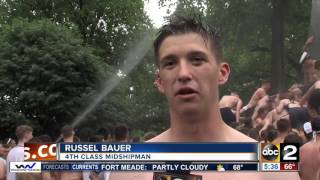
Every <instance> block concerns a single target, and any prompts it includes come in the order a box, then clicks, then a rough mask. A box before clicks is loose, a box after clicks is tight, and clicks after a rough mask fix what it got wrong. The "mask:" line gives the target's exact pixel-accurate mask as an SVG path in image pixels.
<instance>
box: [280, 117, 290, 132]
mask: <svg viewBox="0 0 320 180" xmlns="http://www.w3.org/2000/svg"><path fill="white" fill-rule="evenodd" d="M290 128H291V125H290V122H289V120H287V119H280V120H279V121H277V129H278V131H279V132H280V133H282V132H286V131H289V130H290Z"/></svg>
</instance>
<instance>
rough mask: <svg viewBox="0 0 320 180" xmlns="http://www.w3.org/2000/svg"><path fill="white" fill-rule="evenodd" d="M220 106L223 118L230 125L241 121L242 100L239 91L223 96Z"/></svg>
mask: <svg viewBox="0 0 320 180" xmlns="http://www.w3.org/2000/svg"><path fill="white" fill-rule="evenodd" d="M219 107H220V113H221V116H222V119H223V121H224V122H225V123H226V124H228V125H230V124H231V123H234V122H240V109H241V107H242V100H241V99H240V97H239V94H238V93H236V92H231V93H230V95H225V96H222V98H221V100H220V102H219ZM234 112H235V113H234Z"/></svg>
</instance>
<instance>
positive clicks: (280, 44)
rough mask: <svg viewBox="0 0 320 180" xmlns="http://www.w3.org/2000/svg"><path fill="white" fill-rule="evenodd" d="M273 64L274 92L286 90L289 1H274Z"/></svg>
mask: <svg viewBox="0 0 320 180" xmlns="http://www.w3.org/2000/svg"><path fill="white" fill-rule="evenodd" d="M272 5H273V12H272V49H271V51H272V54H271V55H272V64H271V68H272V69H271V72H272V74H271V82H272V87H273V88H272V89H273V92H279V91H280V90H282V89H283V88H284V72H285V68H284V65H285V63H284V18H285V14H286V9H287V0H272Z"/></svg>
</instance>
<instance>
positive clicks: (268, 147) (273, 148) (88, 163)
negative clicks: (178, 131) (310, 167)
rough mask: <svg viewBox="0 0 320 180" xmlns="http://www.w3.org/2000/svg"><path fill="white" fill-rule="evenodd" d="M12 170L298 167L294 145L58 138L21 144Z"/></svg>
mask: <svg viewBox="0 0 320 180" xmlns="http://www.w3.org/2000/svg"><path fill="white" fill-rule="evenodd" d="M24 155H25V161H24V162H15V163H13V164H10V170H11V171H12V172H39V171H152V172H176V171H177V172H178V171H191V172H192V171H226V172H232V171H233V172H234V171H260V170H262V171H297V170H298V169H299V167H298V162H299V148H298V145H297V144H260V145H259V144H258V143H132V144H130V143H118V144H116V143H110V144H109V143H72V144H71V143H58V144H32V143H31V144H30V143H29V144H25V147H24Z"/></svg>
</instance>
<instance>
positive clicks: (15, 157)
mask: <svg viewBox="0 0 320 180" xmlns="http://www.w3.org/2000/svg"><path fill="white" fill-rule="evenodd" d="M23 161H24V148H23V147H22V146H16V147H14V148H12V149H11V150H10V151H9V154H8V156H7V180H15V179H16V173H11V172H10V162H23Z"/></svg>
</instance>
